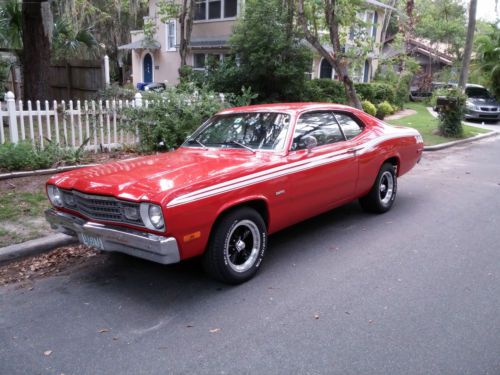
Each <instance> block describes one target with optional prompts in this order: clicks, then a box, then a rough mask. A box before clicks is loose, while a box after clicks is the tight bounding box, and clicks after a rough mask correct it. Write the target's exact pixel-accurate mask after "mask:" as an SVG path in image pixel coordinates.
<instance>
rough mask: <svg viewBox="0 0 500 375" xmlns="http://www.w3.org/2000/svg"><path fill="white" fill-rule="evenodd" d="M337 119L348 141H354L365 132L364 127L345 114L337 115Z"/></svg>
mask: <svg viewBox="0 0 500 375" xmlns="http://www.w3.org/2000/svg"><path fill="white" fill-rule="evenodd" d="M335 117H336V118H337V121H338V122H339V124H340V127H341V128H342V131H343V132H344V135H345V137H346V138H347V139H352V138H354V137H355V136H357V135H358V134H359V133H361V132H362V131H363V128H362V126H361V125H360V124H359V123H358V122H357V121H356V120H354V118H352V117H351V116H349V115H347V114H345V113H335Z"/></svg>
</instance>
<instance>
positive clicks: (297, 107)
mask: <svg viewBox="0 0 500 375" xmlns="http://www.w3.org/2000/svg"><path fill="white" fill-rule="evenodd" d="M325 109H329V110H353V109H354V108H352V107H349V106H346V105H342V104H335V103H274V104H258V105H249V106H245V107H236V108H229V109H225V110H223V111H221V112H219V114H231V113H243V112H303V111H310V110H325Z"/></svg>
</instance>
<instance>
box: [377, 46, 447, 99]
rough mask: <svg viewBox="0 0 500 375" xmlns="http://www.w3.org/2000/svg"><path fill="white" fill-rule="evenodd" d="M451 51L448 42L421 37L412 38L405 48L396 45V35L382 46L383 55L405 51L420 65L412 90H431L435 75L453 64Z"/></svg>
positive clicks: (399, 53) (389, 55)
mask: <svg viewBox="0 0 500 375" xmlns="http://www.w3.org/2000/svg"><path fill="white" fill-rule="evenodd" d="M449 51H450V46H449V45H448V44H444V43H431V42H430V41H428V40H426V39H421V38H410V39H409V40H408V44H407V46H406V50H405V47H404V46H399V45H397V44H396V45H394V37H389V38H388V39H387V40H386V41H385V43H384V46H383V48H382V57H383V58H384V59H388V58H392V57H395V56H398V55H401V54H403V53H404V54H407V55H408V56H411V57H413V58H414V59H415V60H416V62H417V63H418V64H419V65H420V71H419V72H418V73H417V74H415V76H414V77H413V79H412V82H411V91H412V93H413V92H419V91H423V92H429V91H430V89H431V83H432V81H433V80H434V79H433V77H434V76H435V75H436V74H439V73H440V72H442V71H443V69H445V68H451V67H452V66H453V61H454V57H453V56H452V55H451V54H450V52H449ZM396 69H398V68H396Z"/></svg>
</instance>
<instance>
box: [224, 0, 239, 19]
mask: <svg viewBox="0 0 500 375" xmlns="http://www.w3.org/2000/svg"><path fill="white" fill-rule="evenodd" d="M237 14H238V0H224V18H230V17H236V15H237Z"/></svg>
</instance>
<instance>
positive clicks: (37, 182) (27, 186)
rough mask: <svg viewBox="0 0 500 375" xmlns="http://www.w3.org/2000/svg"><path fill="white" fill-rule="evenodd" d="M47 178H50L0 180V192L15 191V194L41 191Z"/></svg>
mask: <svg viewBox="0 0 500 375" xmlns="http://www.w3.org/2000/svg"><path fill="white" fill-rule="evenodd" d="M49 178H50V176H33V177H20V178H11V179H8V180H0V192H3V191H9V190H11V191H12V190H15V191H16V192H34V191H43V190H44V189H45V182H47V180H48V179H49Z"/></svg>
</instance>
